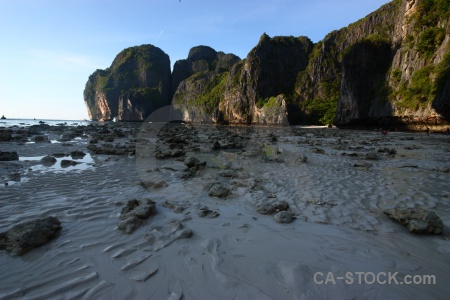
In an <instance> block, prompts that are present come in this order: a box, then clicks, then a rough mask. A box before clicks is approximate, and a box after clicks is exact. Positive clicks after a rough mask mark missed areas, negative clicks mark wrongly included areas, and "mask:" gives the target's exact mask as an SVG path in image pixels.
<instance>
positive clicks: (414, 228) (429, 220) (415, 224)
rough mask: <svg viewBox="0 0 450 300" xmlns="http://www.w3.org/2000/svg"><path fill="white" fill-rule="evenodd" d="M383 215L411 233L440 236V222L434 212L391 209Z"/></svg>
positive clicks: (420, 209)
mask: <svg viewBox="0 0 450 300" xmlns="http://www.w3.org/2000/svg"><path fill="white" fill-rule="evenodd" d="M383 213H384V214H385V215H387V216H388V217H389V218H391V219H392V220H394V221H396V222H398V223H400V224H402V225H404V226H406V227H407V228H408V230H409V231H411V232H413V233H425V234H442V230H443V224H442V220H441V219H440V218H439V217H438V216H437V215H436V214H435V213H434V212H431V211H427V210H425V209H422V208H405V209H401V208H393V209H386V210H385V211H383Z"/></svg>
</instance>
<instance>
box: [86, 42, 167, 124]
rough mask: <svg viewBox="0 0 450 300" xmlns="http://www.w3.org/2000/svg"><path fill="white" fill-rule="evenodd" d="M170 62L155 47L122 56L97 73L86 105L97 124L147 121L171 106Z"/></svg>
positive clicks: (135, 49)
mask: <svg viewBox="0 0 450 300" xmlns="http://www.w3.org/2000/svg"><path fill="white" fill-rule="evenodd" d="M170 80H171V74H170V60H169V56H168V55H167V54H165V53H164V52H163V51H162V50H161V49H159V48H157V47H155V46H152V45H142V46H137V47H131V48H127V49H125V50H123V51H122V52H120V53H119V54H118V55H117V56H116V58H115V59H114V61H113V63H112V64H111V67H109V68H107V69H106V70H97V71H95V72H94V73H93V74H92V75H91V76H90V77H89V80H88V82H87V83H86V87H85V90H84V101H85V104H86V106H87V108H88V114H89V118H90V119H93V120H111V119H113V118H116V119H117V120H121V121H143V120H144V119H145V118H146V117H147V116H148V115H149V114H150V113H151V112H153V111H154V110H156V109H157V108H159V107H162V106H164V105H168V104H170V102H171V99H170Z"/></svg>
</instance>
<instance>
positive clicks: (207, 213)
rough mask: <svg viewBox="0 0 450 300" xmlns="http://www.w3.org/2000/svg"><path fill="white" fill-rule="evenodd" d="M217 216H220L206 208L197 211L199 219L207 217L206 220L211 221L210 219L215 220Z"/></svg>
mask: <svg viewBox="0 0 450 300" xmlns="http://www.w3.org/2000/svg"><path fill="white" fill-rule="evenodd" d="M219 215H220V214H219V212H217V211H214V210H210V209H209V208H207V207H206V206H205V207H202V208H200V210H199V211H198V216H199V217H200V218H204V217H208V218H210V219H212V218H217V217H218V216H219Z"/></svg>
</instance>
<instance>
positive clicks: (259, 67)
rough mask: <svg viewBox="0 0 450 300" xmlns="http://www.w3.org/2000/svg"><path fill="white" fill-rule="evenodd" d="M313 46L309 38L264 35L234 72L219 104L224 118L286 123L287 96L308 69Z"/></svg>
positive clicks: (239, 121) (237, 121) (253, 121)
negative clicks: (299, 74)
mask: <svg viewBox="0 0 450 300" xmlns="http://www.w3.org/2000/svg"><path fill="white" fill-rule="evenodd" d="M312 48H313V43H312V42H311V41H310V40H309V39H308V38H307V37H298V38H295V37H292V36H290V37H274V38H270V37H269V36H268V35H267V34H263V35H262V36H261V38H260V40H259V43H258V44H257V45H256V47H255V48H253V49H252V50H251V51H250V53H249V54H248V55H247V58H246V59H245V60H244V61H242V62H240V63H239V64H237V65H235V66H234V67H233V68H232V70H231V72H230V75H229V78H228V80H227V84H226V88H225V95H224V98H223V101H222V102H221V103H220V107H219V108H220V111H221V112H222V114H223V116H224V119H225V120H226V121H228V122H233V123H247V124H250V123H258V124H273V120H278V121H281V123H283V122H284V123H286V122H287V118H288V117H289V116H288V109H287V103H286V97H288V96H290V95H291V94H292V92H293V89H294V85H295V80H296V77H297V74H298V73H299V72H300V71H302V70H304V69H305V68H306V66H307V63H308V56H309V54H310V52H311V50H312ZM269 111H270V112H271V113H270V114H267V112H269ZM281 123H279V122H277V123H275V124H281Z"/></svg>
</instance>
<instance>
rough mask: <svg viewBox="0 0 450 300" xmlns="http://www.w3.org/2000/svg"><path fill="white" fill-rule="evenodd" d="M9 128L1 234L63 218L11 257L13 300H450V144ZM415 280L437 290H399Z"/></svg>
mask: <svg viewBox="0 0 450 300" xmlns="http://www.w3.org/2000/svg"><path fill="white" fill-rule="evenodd" d="M0 131H1V132H2V134H1V137H2V140H3V141H1V142H0V147H1V151H2V152H10V153H11V152H16V153H17V155H18V159H17V160H16V159H12V160H7V161H0V178H1V180H2V181H1V186H0V204H1V205H0V232H6V231H7V230H10V229H11V228H12V227H13V226H15V225H17V224H20V223H23V222H27V221H30V220H33V219H38V218H46V217H50V216H51V217H56V218H57V219H58V220H59V221H60V222H61V230H60V231H59V233H58V235H57V236H56V237H55V238H52V239H51V240H49V241H48V242H47V243H45V244H44V245H42V246H40V247H38V248H35V249H32V250H30V251H28V252H27V253H26V254H24V255H20V256H18V255H14V254H13V253H10V252H7V251H0V266H1V267H0V269H1V272H0V299H16V298H20V299H79V298H84V299H167V298H169V299H181V298H183V299H207V298H208V299H213V298H214V299H231V298H233V299H349V298H350V299H425V298H426V299H445V298H447V297H448V295H449V294H450V286H449V285H448V282H449V280H450V274H449V272H448V262H450V229H449V226H450V185H449V182H450V136H448V135H445V134H442V133H430V134H425V133H417V132H416V133H413V132H389V133H387V134H383V133H382V132H381V131H362V130H341V129H336V128H332V129H330V128H303V127H295V126H293V127H273V128H272V127H233V126H209V125H191V124H150V123H145V124H132V125H130V124H127V123H104V124H93V125H78V126H77V125H73V126H67V125H59V126H58V125H55V126H48V125H47V126H46V125H45V124H41V125H34V126H15V127H4V128H0ZM36 136H40V138H36ZM52 158H53V159H52ZM394 208H399V209H404V210H406V209H412V210H425V211H427V212H429V213H434V214H435V215H436V216H437V217H439V218H440V220H442V233H441V234H418V233H413V232H410V227H405V226H403V225H402V224H400V223H399V222H395V221H393V220H392V219H391V218H389V216H388V215H386V214H385V213H384V212H385V211H386V210H389V209H394ZM143 211H145V213H143ZM419 221H421V220H419ZM422 221H423V220H422ZM419 223H420V222H419ZM422 223H423V222H422ZM422 223H420V224H419V225H421V226H422V225H423V224H422ZM416 225H417V222H416ZM423 226H425V231H426V224H425V225H423ZM419 227H420V226H419ZM319 272H320V273H319ZM329 272H331V273H332V274H333V275H334V276H335V277H345V275H346V274H347V273H348V272H350V273H353V274H355V272H369V273H373V274H379V273H381V272H385V273H389V272H390V273H395V272H398V275H397V277H396V278H397V280H398V281H399V283H398V284H395V282H392V283H391V284H387V283H386V284H382V283H379V282H370V280H366V281H364V280H363V282H358V280H357V276H356V275H355V277H354V279H355V280H354V282H353V283H349V282H345V281H344V280H338V279H335V282H334V283H333V282H332V281H329V282H327V284H325V279H326V276H327V274H329ZM318 274H319V275H318ZM320 274H322V275H320ZM406 275H411V276H416V275H420V276H422V275H432V276H434V278H435V279H436V280H435V284H401V283H400V282H402V280H403V278H404V276H406ZM318 279H319V280H318ZM365 279H370V276H369V277H366V278H365ZM320 281H322V282H320Z"/></svg>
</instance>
